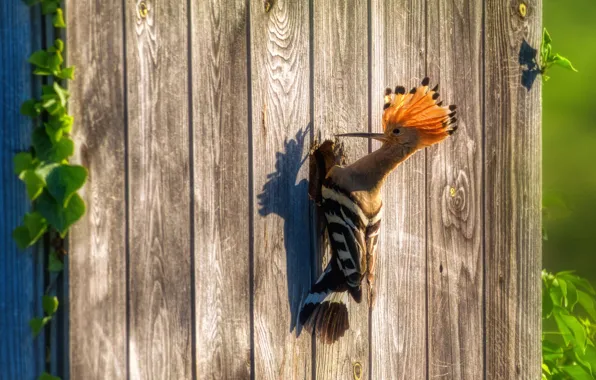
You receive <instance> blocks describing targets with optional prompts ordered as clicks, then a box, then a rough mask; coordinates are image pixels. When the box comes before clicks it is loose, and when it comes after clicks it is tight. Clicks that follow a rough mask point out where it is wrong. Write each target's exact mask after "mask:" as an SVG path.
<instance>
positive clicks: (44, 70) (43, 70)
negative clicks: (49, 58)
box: [33, 67, 54, 76]
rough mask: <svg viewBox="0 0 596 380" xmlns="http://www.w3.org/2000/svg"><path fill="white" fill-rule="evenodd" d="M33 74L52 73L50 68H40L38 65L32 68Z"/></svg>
mask: <svg viewBox="0 0 596 380" xmlns="http://www.w3.org/2000/svg"><path fill="white" fill-rule="evenodd" d="M33 74H35V75H45V76H49V75H53V74H54V73H53V72H52V71H50V69H41V68H39V67H38V68H36V69H35V70H33Z"/></svg>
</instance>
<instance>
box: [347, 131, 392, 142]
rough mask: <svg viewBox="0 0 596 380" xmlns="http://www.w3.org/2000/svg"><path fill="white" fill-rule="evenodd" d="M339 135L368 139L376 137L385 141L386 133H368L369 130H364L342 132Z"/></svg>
mask: <svg viewBox="0 0 596 380" xmlns="http://www.w3.org/2000/svg"><path fill="white" fill-rule="evenodd" d="M336 136H338V137H364V138H367V139H375V140H379V141H385V135H384V134H383V133H367V132H362V133H341V134H339V135H336Z"/></svg>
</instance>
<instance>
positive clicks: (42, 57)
mask: <svg viewBox="0 0 596 380" xmlns="http://www.w3.org/2000/svg"><path fill="white" fill-rule="evenodd" d="M48 58H49V54H48V53H47V52H46V51H45V50H38V51H36V52H34V53H33V54H31V56H30V57H29V62H30V63H32V64H34V65H35V66H37V67H41V68H43V69H47V68H49V66H48Z"/></svg>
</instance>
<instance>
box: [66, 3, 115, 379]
mask: <svg viewBox="0 0 596 380" xmlns="http://www.w3.org/2000/svg"><path fill="white" fill-rule="evenodd" d="M122 6H123V5H122V1H117V0H108V1H104V2H101V4H100V3H95V2H94V3H90V4H86V3H81V2H76V1H72V2H69V4H68V7H66V10H67V15H66V16H67V19H68V20H76V21H73V22H71V23H70V24H69V29H68V40H67V41H66V42H67V44H68V47H69V48H68V57H67V59H68V64H69V65H75V66H76V80H75V81H72V82H71V85H70V91H71V93H72V100H71V102H70V106H69V108H70V111H71V113H72V115H73V116H74V118H75V122H76V124H75V126H74V128H73V132H74V136H73V138H74V140H75V146H76V147H77V151H76V153H75V157H74V158H73V160H72V161H73V162H78V163H81V164H82V165H84V166H86V167H87V168H88V170H89V179H88V181H87V184H86V186H85V187H84V188H83V189H82V190H81V192H80V194H81V196H82V197H83V199H84V200H85V202H86V203H87V212H86V214H85V215H84V216H83V218H82V219H81V220H80V221H79V222H78V223H76V224H75V225H74V226H73V228H72V232H71V234H70V239H69V244H70V249H69V251H70V252H71V254H70V255H69V256H70V257H69V265H70V267H69V275H70V276H69V280H70V295H69V298H70V299H69V301H70V348H71V350H70V372H71V377H72V378H73V379H83V378H84V379H98V380H99V379H105V378H110V379H125V378H126V376H127V375H126V360H127V356H126V345H127V341H126V240H125V236H126V215H125V211H126V203H125V202H126V197H125V192H126V187H125V174H126V172H125V164H126V161H125V153H124V151H125V149H126V146H125V144H126V140H125V137H124V136H125V126H126V113H125V112H126V111H125V97H124V49H123V44H124V41H123V38H124V30H123V25H124V24H123V20H122ZM99 31H102V33H103V34H100V35H98V32H99ZM92 38H93V40H94V43H89V42H88V41H89V40H90V39H92Z"/></svg>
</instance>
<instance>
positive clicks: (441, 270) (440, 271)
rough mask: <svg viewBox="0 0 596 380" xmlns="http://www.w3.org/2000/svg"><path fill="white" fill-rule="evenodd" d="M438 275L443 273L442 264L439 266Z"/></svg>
mask: <svg viewBox="0 0 596 380" xmlns="http://www.w3.org/2000/svg"><path fill="white" fill-rule="evenodd" d="M439 273H443V264H439Z"/></svg>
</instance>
